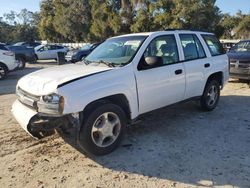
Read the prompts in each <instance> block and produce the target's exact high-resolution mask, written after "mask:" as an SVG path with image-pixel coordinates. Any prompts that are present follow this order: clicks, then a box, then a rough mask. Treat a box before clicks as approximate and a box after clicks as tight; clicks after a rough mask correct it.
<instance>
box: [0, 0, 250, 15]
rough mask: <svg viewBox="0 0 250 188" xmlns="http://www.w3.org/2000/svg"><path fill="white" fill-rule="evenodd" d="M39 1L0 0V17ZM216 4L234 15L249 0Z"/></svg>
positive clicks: (33, 7)
mask: <svg viewBox="0 0 250 188" xmlns="http://www.w3.org/2000/svg"><path fill="white" fill-rule="evenodd" d="M39 3H40V0H0V17H2V16H3V14H4V13H8V12H10V11H11V10H14V11H15V12H20V10H21V9H24V8H26V9H28V10H29V11H32V12H34V11H38V10H39ZM216 5H217V6H218V7H219V8H220V9H221V11H222V13H230V14H231V15H234V14H235V13H236V12H237V11H238V10H241V11H242V12H243V13H245V14H249V13H250V0H217V2H216Z"/></svg>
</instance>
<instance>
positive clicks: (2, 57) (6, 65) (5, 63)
mask: <svg viewBox="0 0 250 188" xmlns="http://www.w3.org/2000/svg"><path fill="white" fill-rule="evenodd" d="M18 67H19V62H18V61H17V60H16V59H15V54H14V53H13V52H11V51H9V50H8V49H7V48H6V47H5V45H4V44H0V80H2V79H4V78H5V77H6V75H7V74H8V73H9V72H10V71H14V70H16V69H17V68H18Z"/></svg>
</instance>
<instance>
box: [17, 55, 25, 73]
mask: <svg viewBox="0 0 250 188" xmlns="http://www.w3.org/2000/svg"><path fill="white" fill-rule="evenodd" d="M17 60H18V61H19V63H20V65H19V67H18V69H20V70H22V69H24V68H25V66H26V62H25V59H24V58H23V57H19V58H18V59H17Z"/></svg>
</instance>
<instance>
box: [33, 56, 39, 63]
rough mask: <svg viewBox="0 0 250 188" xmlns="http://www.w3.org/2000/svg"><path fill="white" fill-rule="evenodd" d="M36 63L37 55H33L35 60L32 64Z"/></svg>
mask: <svg viewBox="0 0 250 188" xmlns="http://www.w3.org/2000/svg"><path fill="white" fill-rule="evenodd" d="M37 61H38V57H37V55H35V58H34V62H33V63H37Z"/></svg>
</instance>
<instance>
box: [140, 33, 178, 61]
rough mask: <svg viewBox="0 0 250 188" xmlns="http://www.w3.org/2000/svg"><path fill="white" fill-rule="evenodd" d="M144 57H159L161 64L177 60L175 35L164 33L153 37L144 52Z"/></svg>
mask: <svg viewBox="0 0 250 188" xmlns="http://www.w3.org/2000/svg"><path fill="white" fill-rule="evenodd" d="M146 57H161V58H162V65H167V64H171V63H176V62H178V61H179V54H178V48H177V44H176V40H175V36H174V35H165V36H160V37H156V38H155V39H153V40H152V41H151V42H150V44H149V45H148V47H147V49H146V51H145V52H144V58H146Z"/></svg>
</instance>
